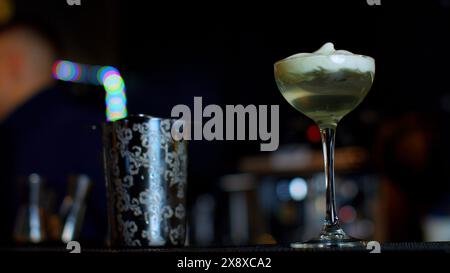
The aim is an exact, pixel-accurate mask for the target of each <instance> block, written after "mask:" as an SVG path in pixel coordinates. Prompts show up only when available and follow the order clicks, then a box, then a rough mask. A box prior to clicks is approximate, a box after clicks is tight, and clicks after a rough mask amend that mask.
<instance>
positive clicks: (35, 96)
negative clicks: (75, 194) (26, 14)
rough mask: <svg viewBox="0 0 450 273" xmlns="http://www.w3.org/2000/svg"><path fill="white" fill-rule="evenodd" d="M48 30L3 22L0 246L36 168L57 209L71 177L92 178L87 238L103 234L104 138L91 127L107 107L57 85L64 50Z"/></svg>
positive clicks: (0, 37) (84, 234) (10, 230)
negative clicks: (56, 68)
mask: <svg viewBox="0 0 450 273" xmlns="http://www.w3.org/2000/svg"><path fill="white" fill-rule="evenodd" d="M49 33H50V32H48V31H46V30H43V28H39V27H37V25H36V24H29V23H25V22H14V23H10V24H8V25H5V26H2V27H0V217H1V218H2V219H1V225H0V243H1V245H5V244H7V245H9V244H11V243H12V234H13V224H14V219H15V217H16V213H17V206H18V205H19V204H17V203H18V201H17V188H18V187H17V184H18V183H17V181H18V179H19V178H20V177H26V176H28V175H30V174H32V173H37V174H39V175H40V176H42V177H43V178H44V179H45V182H46V183H45V184H46V187H48V188H50V189H52V190H53V191H54V193H55V196H56V200H55V202H54V207H56V208H55V210H57V207H58V206H59V205H60V204H61V200H62V198H63V197H64V196H65V195H66V193H67V181H68V177H69V175H77V174H86V175H88V176H89V177H90V178H91V179H92V180H93V182H94V187H93V189H92V195H91V197H92V198H91V199H90V202H89V203H88V207H87V214H86V219H85V225H84V229H83V231H82V238H85V239H87V240H91V241H98V242H100V241H102V240H103V239H104V238H105V236H106V216H105V215H106V213H105V212H104V211H105V206H106V204H105V203H106V201H105V197H104V180H103V177H102V163H101V162H102V161H101V159H102V158H101V138H100V132H99V131H98V130H93V129H92V126H93V125H94V124H99V123H100V122H102V121H103V119H104V114H103V111H102V109H101V108H102V105H95V104H89V103H86V100H83V101H81V100H80V98H79V96H78V97H77V96H76V95H75V94H74V92H72V90H71V88H68V87H62V86H58V85H57V84H56V83H55V82H54V80H53V78H52V65H53V63H54V61H55V60H56V59H57V58H58V49H59V48H58V46H57V43H55V42H54V40H53V38H52V35H49Z"/></svg>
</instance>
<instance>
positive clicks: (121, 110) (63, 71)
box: [53, 60, 127, 121]
mask: <svg viewBox="0 0 450 273" xmlns="http://www.w3.org/2000/svg"><path fill="white" fill-rule="evenodd" d="M53 77H54V78H55V79H58V80H61V81H70V82H77V83H86V84H96V85H102V86H103V87H104V88H105V91H106V99H105V101H106V119H107V120H108V121H115V120H118V119H122V118H125V117H126V116H127V106H126V105H127V98H126V95H125V82H124V81H123V78H122V76H121V75H120V73H119V70H117V69H116V68H115V67H112V66H98V65H87V64H79V63H75V62H71V61H66V60H58V61H56V62H55V63H54V65H53Z"/></svg>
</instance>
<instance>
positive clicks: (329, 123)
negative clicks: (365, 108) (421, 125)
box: [275, 64, 374, 128]
mask: <svg viewBox="0 0 450 273" xmlns="http://www.w3.org/2000/svg"><path fill="white" fill-rule="evenodd" d="M280 65H282V64H280ZM373 77H374V75H373V74H372V73H371V72H358V71H354V70H345V69H342V70H338V71H337V72H328V71H325V70H318V71H313V72H309V73H302V74H300V73H295V72H292V71H286V70H284V69H278V70H276V71H275V78H276V82H277V85H278V87H279V89H280V91H281V93H282V95H283V96H284V98H285V99H286V100H287V101H288V102H289V103H290V104H291V105H292V106H294V107H295V109H297V110H298V111H300V112H302V113H303V114H305V115H306V116H308V117H309V118H311V119H312V120H314V121H315V122H316V123H317V124H318V125H319V127H321V128H329V127H336V125H337V123H338V122H339V120H340V119H341V118H342V117H344V116H345V115H346V114H348V113H349V112H351V111H352V110H353V109H355V107H356V106H358V104H359V103H361V101H362V100H363V99H364V97H365V96H366V95H367V93H368V92H369V90H370V87H371V86H372V82H373Z"/></svg>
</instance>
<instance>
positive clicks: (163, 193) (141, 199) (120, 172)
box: [103, 115, 187, 247]
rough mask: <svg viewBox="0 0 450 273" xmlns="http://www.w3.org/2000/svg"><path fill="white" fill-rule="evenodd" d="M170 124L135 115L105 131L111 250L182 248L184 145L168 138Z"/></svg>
mask: <svg viewBox="0 0 450 273" xmlns="http://www.w3.org/2000/svg"><path fill="white" fill-rule="evenodd" d="M174 122H175V120H173V119H161V118H154V117H150V116H145V115H135V116H129V117H127V118H125V119H122V120H119V121H115V122H109V123H106V124H105V125H104V126H103V146H104V148H103V151H104V165H105V177H106V186H107V194H108V219H109V228H110V230H109V233H110V244H111V246H114V247H147V246H181V245H184V242H185V237H186V177H187V142H186V141H185V140H180V141H175V140H174V139H173V138H172V136H171V128H172V125H173V123H174Z"/></svg>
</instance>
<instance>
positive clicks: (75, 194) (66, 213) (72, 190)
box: [59, 174, 92, 243]
mask: <svg viewBox="0 0 450 273" xmlns="http://www.w3.org/2000/svg"><path fill="white" fill-rule="evenodd" d="M91 186H92V181H91V180H90V178H89V177H88V176H87V175H83V174H82V175H78V176H76V177H71V178H70V179H69V190H68V195H67V196H66V197H65V198H64V200H63V203H62V205H61V209H60V213H59V215H60V219H61V222H62V225H63V227H62V232H61V241H63V242H64V243H67V242H69V241H73V240H77V239H79V237H80V233H81V228H82V225H83V220H84V215H85V213H86V200H87V198H88V195H89V192H90V189H91Z"/></svg>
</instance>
